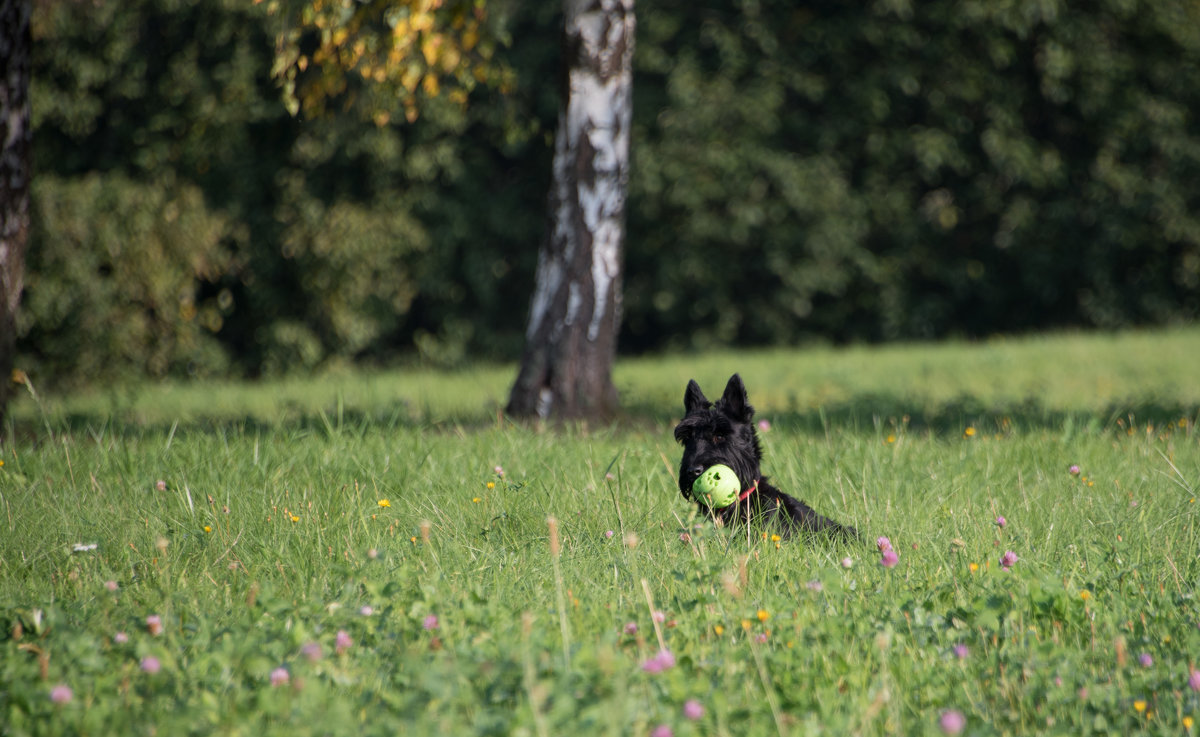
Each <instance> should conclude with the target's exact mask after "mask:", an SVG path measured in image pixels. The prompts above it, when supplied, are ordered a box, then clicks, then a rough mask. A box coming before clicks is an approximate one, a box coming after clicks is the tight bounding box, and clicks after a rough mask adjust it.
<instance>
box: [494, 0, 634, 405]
mask: <svg viewBox="0 0 1200 737" xmlns="http://www.w3.org/2000/svg"><path fill="white" fill-rule="evenodd" d="M633 2H634V0H565V2H564V16H565V20H564V26H563V51H564V67H565V75H564V76H565V83H564V89H563V91H562V102H561V103H560V107H559V114H558V131H557V133H556V134H555V143H554V171H553V183H552V184H551V189H550V196H549V207H548V210H549V223H548V225H547V232H546V237H545V240H544V241H543V243H542V247H541V249H540V251H539V253H538V267H537V282H536V287H535V289H534V294H533V299H532V301H531V304H530V307H529V324H528V327H527V329H526V331H525V350H524V355H523V356H522V359H521V368H520V371H519V372H518V375H517V380H516V382H515V383H514V385H513V388H512V393H511V395H510V396H509V401H508V412H509V414H512V415H515V416H521V417H541V418H546V417H554V418H556V419H586V418H604V417H607V416H610V415H612V414H613V413H614V412H615V411H616V409H617V390H616V387H615V386H614V385H613V382H612V365H613V361H614V359H615V357H616V347H617V333H618V329H619V327H620V323H621V269H622V265H623V257H622V251H623V248H624V240H625V193H626V190H627V187H628V181H629V129H630V120H631V112H632V103H633V100H632V86H633V85H632V80H633V71H632V61H633V41H634V35H633V34H634V13H633Z"/></svg>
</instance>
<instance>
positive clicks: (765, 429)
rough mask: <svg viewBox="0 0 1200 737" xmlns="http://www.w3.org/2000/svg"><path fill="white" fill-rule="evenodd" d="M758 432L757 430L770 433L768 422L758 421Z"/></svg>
mask: <svg viewBox="0 0 1200 737" xmlns="http://www.w3.org/2000/svg"><path fill="white" fill-rule="evenodd" d="M758 430H759V432H770V430H771V423H770V422H768V421H767V420H759V421H758Z"/></svg>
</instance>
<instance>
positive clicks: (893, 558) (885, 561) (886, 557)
mask: <svg viewBox="0 0 1200 737" xmlns="http://www.w3.org/2000/svg"><path fill="white" fill-rule="evenodd" d="M899 562H900V554H899V553H897V552H896V551H895V550H892V549H891V548H888V549H887V550H885V551H883V557H882V558H880V559H879V565H881V566H883V567H884V568H891V567H893V566H895V565H896V564H897V563H899Z"/></svg>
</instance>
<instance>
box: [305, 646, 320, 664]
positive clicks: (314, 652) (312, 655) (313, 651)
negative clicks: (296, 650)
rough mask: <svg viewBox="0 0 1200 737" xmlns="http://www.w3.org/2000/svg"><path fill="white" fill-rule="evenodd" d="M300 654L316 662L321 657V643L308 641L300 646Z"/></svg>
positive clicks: (311, 661)
mask: <svg viewBox="0 0 1200 737" xmlns="http://www.w3.org/2000/svg"><path fill="white" fill-rule="evenodd" d="M300 654H301V655H303V656H304V657H305V658H307V659H308V662H310V663H315V662H317V661H318V660H320V659H321V643H319V642H315V641H314V642H306V643H304V644H303V645H302V646H300Z"/></svg>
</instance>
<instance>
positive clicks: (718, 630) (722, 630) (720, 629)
mask: <svg viewBox="0 0 1200 737" xmlns="http://www.w3.org/2000/svg"><path fill="white" fill-rule="evenodd" d="M713 632H714V633H715V634H716V636H717V637H720V636H721V635H723V634H725V628H724V627H722V626H721V625H719V624H714V625H713Z"/></svg>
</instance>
